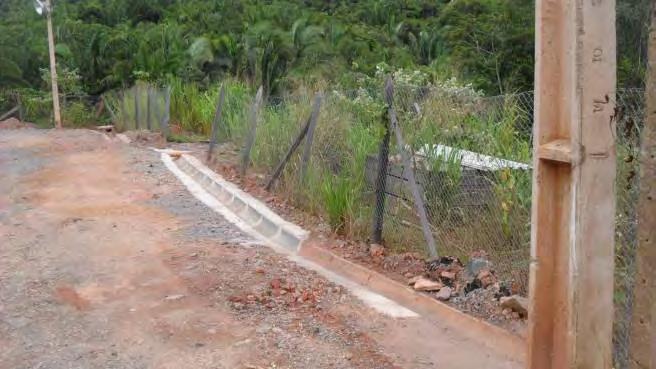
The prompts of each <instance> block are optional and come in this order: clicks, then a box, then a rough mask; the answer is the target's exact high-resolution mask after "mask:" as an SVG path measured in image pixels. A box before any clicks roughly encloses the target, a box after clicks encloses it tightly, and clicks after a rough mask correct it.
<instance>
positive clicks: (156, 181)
mask: <svg viewBox="0 0 656 369" xmlns="http://www.w3.org/2000/svg"><path fill="white" fill-rule="evenodd" d="M452 336H454V335H453V334H452V332H450V331H449V330H447V329H445V328H440V327H436V326H435V325H432V324H431V323H427V322H425V321H423V320H422V319H421V318H413V319H391V318H389V317H386V316H382V315H380V314H378V313H376V312H375V311H373V310H371V309H370V308H368V307H366V306H364V305H363V304H362V303H361V302H360V301H359V300H357V299H356V298H354V297H352V296H351V295H350V294H349V293H348V291H345V290H344V289H343V288H340V287H339V286H336V285H334V284H332V283H330V282H328V281H326V280H325V279H323V278H321V277H320V276H318V275H317V274H315V273H313V272H311V271H307V270H305V269H302V268H300V267H298V266H296V265H295V264H293V263H292V262H290V261H288V260H287V259H286V258H285V257H283V256H280V255H278V254H275V253H274V252H272V251H271V250H269V249H268V248H265V247H262V246H258V245H257V244H255V243H254V242H253V240H252V239H250V238H249V237H247V236H245V235H244V234H242V233H241V232H240V231H239V230H237V229H235V228H234V227H233V226H231V225H230V224H228V223H227V222H226V221H225V220H224V219H223V218H221V217H220V216H219V215H217V214H215V213H213V212H212V211H210V210H209V209H207V208H206V207H204V206H203V205H202V204H201V203H200V202H198V201H197V200H195V199H194V198H193V197H192V196H191V195H189V194H188V193H187V192H186V191H185V189H184V188H183V187H182V185H181V184H179V183H178V182H177V180H176V179H175V178H174V177H173V176H172V175H171V174H170V173H169V172H167V171H166V169H165V168H164V166H163V165H162V163H161V162H160V160H159V156H158V154H156V153H154V152H152V151H149V150H146V149H142V148H136V147H131V146H126V145H123V144H120V143H117V142H113V141H109V140H107V139H105V138H104V137H103V136H102V135H100V134H97V133H94V132H90V131H84V130H77V131H59V132H55V131H41V130H33V129H26V130H2V131H0V369H20V368H25V369H27V368H35V369H36V368H41V369H60V368H94V369H95V368H98V369H100V368H194V369H197V368H230V369H232V368H319V369H321V368H449V369H458V368H463V369H464V368H477V369H479V368H519V367H521V365H520V364H519V363H516V362H513V361H511V360H509V359H507V358H503V357H500V356H498V355H496V354H493V353H491V352H489V351H488V350H486V349H484V348H483V347H480V346H476V345H475V344H474V343H472V342H471V341H468V340H464V339H459V338H453V337H452ZM456 336H457V335H456Z"/></svg>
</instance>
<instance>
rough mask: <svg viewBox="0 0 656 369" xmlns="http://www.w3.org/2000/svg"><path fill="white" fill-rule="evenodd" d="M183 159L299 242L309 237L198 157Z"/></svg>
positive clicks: (304, 231)
mask: <svg viewBox="0 0 656 369" xmlns="http://www.w3.org/2000/svg"><path fill="white" fill-rule="evenodd" d="M182 159H184V160H186V161H187V162H188V163H189V164H191V165H192V166H193V167H195V168H196V169H197V170H199V171H200V172H202V173H203V174H204V175H205V176H207V177H209V178H210V179H212V181H214V182H216V183H217V184H218V185H220V186H221V187H223V188H224V189H226V190H227V191H228V192H230V193H231V194H232V195H233V196H235V197H237V198H239V199H241V200H242V201H243V202H244V203H246V204H248V205H249V206H250V207H251V208H253V209H254V210H255V211H257V212H258V213H260V214H261V215H262V216H263V217H264V218H266V219H267V220H269V221H270V222H272V223H274V224H276V225H278V226H279V227H280V228H283V229H285V230H286V231H287V232H289V233H291V234H293V235H294V236H295V237H296V238H298V239H299V241H300V242H299V244H300V243H302V242H303V241H304V240H305V239H307V238H308V236H309V232H308V231H306V230H304V229H303V228H301V227H299V226H297V225H296V224H294V223H291V222H288V221H286V220H285V219H283V218H281V217H280V216H279V215H278V214H276V213H275V212H273V211H272V210H271V209H269V208H268V207H267V206H266V205H265V204H263V203H262V202H261V201H260V200H258V199H256V198H255V197H253V196H252V195H251V194H249V193H247V192H245V191H243V190H242V189H241V188H239V187H237V185H235V184H234V183H232V182H229V181H227V180H225V179H224V178H223V177H221V175H219V174H217V173H216V172H214V171H212V170H211V169H210V168H208V167H206V166H205V165H204V164H203V163H201V162H200V160H198V159H197V158H196V157H194V156H191V155H182Z"/></svg>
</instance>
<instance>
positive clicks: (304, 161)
mask: <svg viewBox="0 0 656 369" xmlns="http://www.w3.org/2000/svg"><path fill="white" fill-rule="evenodd" d="M320 111H321V94H320V93H317V94H316V95H315V96H314V106H313V107H312V115H311V116H310V125H309V126H308V130H307V137H306V138H305V147H304V148H303V156H302V157H301V171H300V178H301V181H303V180H305V173H306V171H307V166H308V163H309V162H310V154H311V153H312V141H313V140H314V130H315V128H316V127H317V121H318V120H319V112H320Z"/></svg>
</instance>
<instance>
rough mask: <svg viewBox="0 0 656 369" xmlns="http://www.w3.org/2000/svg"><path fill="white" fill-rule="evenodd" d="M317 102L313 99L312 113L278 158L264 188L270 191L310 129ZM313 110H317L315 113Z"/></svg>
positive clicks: (318, 106) (317, 106)
mask: <svg viewBox="0 0 656 369" xmlns="http://www.w3.org/2000/svg"><path fill="white" fill-rule="evenodd" d="M316 103H317V102H316V101H315V107H314V109H313V110H312V113H310V116H309V117H308V119H307V121H306V122H305V124H304V125H303V128H301V132H300V133H299V134H298V136H296V138H295V139H294V142H292V145H291V146H290V147H289V149H287V152H286V153H285V155H284V156H283V158H282V160H280V163H278V165H277V166H276V169H274V170H273V173H272V174H271V178H269V181H268V182H267V185H266V189H267V191H270V190H271V188H273V185H274V183H276V181H277V180H278V177H280V174H281V173H282V170H283V169H284V168H285V165H286V164H287V162H288V161H289V159H290V158H291V157H292V154H293V153H294V151H296V149H297V148H298V147H299V146H300V145H301V141H303V139H304V138H305V135H307V133H308V130H309V129H310V124H311V122H312V118H313V117H315V116H318V114H319V113H318V110H319V108H320V102H319V105H317V104H316ZM315 110H316V111H317V112H316V114H315Z"/></svg>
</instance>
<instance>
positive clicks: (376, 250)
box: [369, 243, 385, 258]
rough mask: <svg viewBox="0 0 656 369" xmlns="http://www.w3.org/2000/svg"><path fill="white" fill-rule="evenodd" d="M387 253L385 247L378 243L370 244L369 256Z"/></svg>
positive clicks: (380, 255)
mask: <svg viewBox="0 0 656 369" xmlns="http://www.w3.org/2000/svg"><path fill="white" fill-rule="evenodd" d="M383 255H385V248H384V247H383V246H381V245H379V244H377V243H372V244H371V245H369V256H371V257H372V258H377V257H382V256H383Z"/></svg>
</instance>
